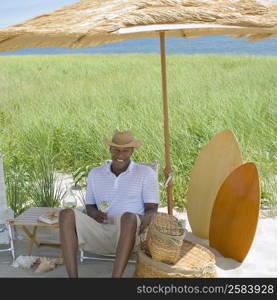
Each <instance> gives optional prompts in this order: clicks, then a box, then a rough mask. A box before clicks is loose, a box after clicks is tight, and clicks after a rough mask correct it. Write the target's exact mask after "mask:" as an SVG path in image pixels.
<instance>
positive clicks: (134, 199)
mask: <svg viewBox="0 0 277 300" xmlns="http://www.w3.org/2000/svg"><path fill="white" fill-rule="evenodd" d="M100 201H109V202H110V207H109V210H108V216H121V215H122V214H123V213H125V212H131V213H135V214H141V215H144V203H157V204H158V203H159V202H160V193H159V183H158V177H157V174H156V172H155V171H154V170H153V169H152V168H151V167H149V166H145V165H142V164H138V163H135V162H134V161H132V160H131V162H130V164H129V166H128V169H127V170H126V171H125V172H122V173H121V174H119V176H115V174H114V173H112V171H111V161H106V162H105V164H104V165H103V166H100V167H96V168H93V169H92V170H91V171H90V172H89V174H88V179H87V192H86V204H96V205H97V203H98V202H100Z"/></svg>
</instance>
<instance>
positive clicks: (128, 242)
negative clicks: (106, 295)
mask: <svg viewBox="0 0 277 300" xmlns="http://www.w3.org/2000/svg"><path fill="white" fill-rule="evenodd" d="M136 230H137V217H136V215H135V214H133V213H124V214H123V215H122V216H121V219H120V237H119V241H118V245H117V249H116V259H115V262H114V267H113V274H112V277H121V276H122V274H123V272H124V270H125V268H126V265H127V263H128V260H129V258H130V256H131V253H132V251H133V248H134V244H135V240H136Z"/></svg>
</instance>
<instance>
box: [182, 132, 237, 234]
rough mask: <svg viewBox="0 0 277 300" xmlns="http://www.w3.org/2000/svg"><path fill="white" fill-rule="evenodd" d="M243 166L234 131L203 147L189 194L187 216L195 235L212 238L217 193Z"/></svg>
mask: <svg viewBox="0 0 277 300" xmlns="http://www.w3.org/2000/svg"><path fill="white" fill-rule="evenodd" d="M240 165H242V157H241V152H240V149H239V145H238V142H237V140H236V137H235V136H234V134H233V133H232V131H231V130H224V131H221V132H220V133H218V134H216V135H215V136H214V137H213V138H212V139H211V140H210V141H209V142H208V143H207V144H206V145H205V146H204V147H203V149H202V150H201V152H200V153H199V155H198V157H197V159H196V161H195V164H194V166H193V168H192V171H191V175H190V181H189V186H188V192H187V213H188V220H189V223H190V227H191V230H192V233H193V234H195V235H197V236H199V237H201V238H204V239H208V238H209V226H210V217H211V213H212V209H213V204H214V201H215V198H216V195H217V192H218V190H219V188H220V186H221V184H222V183H223V181H224V180H225V179H226V177H227V176H228V175H229V174H230V173H231V172H232V171H233V170H235V169H236V168H237V167H238V166H240Z"/></svg>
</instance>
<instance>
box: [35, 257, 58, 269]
mask: <svg viewBox="0 0 277 300" xmlns="http://www.w3.org/2000/svg"><path fill="white" fill-rule="evenodd" d="M55 266H56V265H55V262H54V261H53V260H51V259H48V258H46V257H42V258H40V264H39V266H38V267H37V269H36V271H35V272H36V273H42V272H48V271H52V270H54V269H55Z"/></svg>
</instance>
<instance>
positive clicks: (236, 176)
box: [209, 163, 260, 262]
mask: <svg viewBox="0 0 277 300" xmlns="http://www.w3.org/2000/svg"><path fill="white" fill-rule="evenodd" d="M259 208H260V184H259V174H258V170H257V168H256V165H255V164H254V163H245V164H243V165H242V166H240V167H238V168H237V169H235V170H234V171H233V172H232V173H231V174H230V175H229V176H228V177H227V178H226V180H225V181H224V182H223V184H222V186H221V187H220V189H219V191H218V193H217V196H216V200H215V203H214V207H213V211H212V215H211V222H210V232H209V239H210V246H211V247H213V248H215V249H216V250H218V251H219V252H220V253H221V254H222V255H223V256H225V257H229V258H233V259H235V260H237V261H240V262H242V261H243V260H244V258H245V257H246V255H247V253H248V251H249V249H250V247H251V244H252V242H253V239H254V236H255V232H256V227H257V223H258V218H259Z"/></svg>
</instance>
